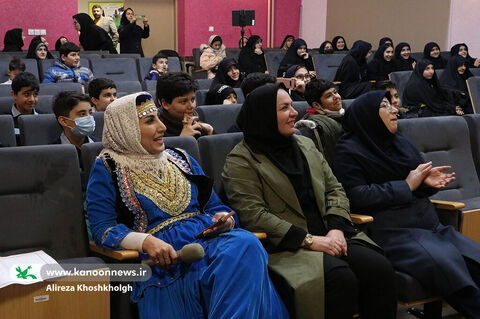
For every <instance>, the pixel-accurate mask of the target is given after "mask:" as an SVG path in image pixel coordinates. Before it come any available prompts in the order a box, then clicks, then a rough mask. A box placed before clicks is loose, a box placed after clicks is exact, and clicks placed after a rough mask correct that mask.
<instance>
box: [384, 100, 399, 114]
mask: <svg viewBox="0 0 480 319" xmlns="http://www.w3.org/2000/svg"><path fill="white" fill-rule="evenodd" d="M380 108H384V109H386V110H387V111H389V112H393V111H396V110H397V108H396V107H395V106H393V105H392V104H390V102H388V101H382V103H380Z"/></svg>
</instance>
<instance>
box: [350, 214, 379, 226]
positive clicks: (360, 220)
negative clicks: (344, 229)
mask: <svg viewBox="0 0 480 319" xmlns="http://www.w3.org/2000/svg"><path fill="white" fill-rule="evenodd" d="M350 218H351V219H352V222H353V223H354V224H367V223H371V222H373V217H372V216H369V215H360V214H350Z"/></svg>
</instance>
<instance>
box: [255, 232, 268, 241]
mask: <svg viewBox="0 0 480 319" xmlns="http://www.w3.org/2000/svg"><path fill="white" fill-rule="evenodd" d="M252 234H254V235H255V236H257V238H258V240H264V239H267V233H257V232H252Z"/></svg>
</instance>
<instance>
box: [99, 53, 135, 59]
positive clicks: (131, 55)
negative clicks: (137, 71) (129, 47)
mask: <svg viewBox="0 0 480 319" xmlns="http://www.w3.org/2000/svg"><path fill="white" fill-rule="evenodd" d="M102 58H104V59H122V58H133V59H138V58H140V54H139V53H120V54H115V53H104V54H102Z"/></svg>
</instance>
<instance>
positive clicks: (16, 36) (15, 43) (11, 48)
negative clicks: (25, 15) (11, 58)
mask: <svg viewBox="0 0 480 319" xmlns="http://www.w3.org/2000/svg"><path fill="white" fill-rule="evenodd" d="M23 40H25V35H24V34H23V30H22V29H20V28H15V29H11V30H8V31H7V32H5V36H4V38H3V52H22V47H23V45H24V43H23Z"/></svg>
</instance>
